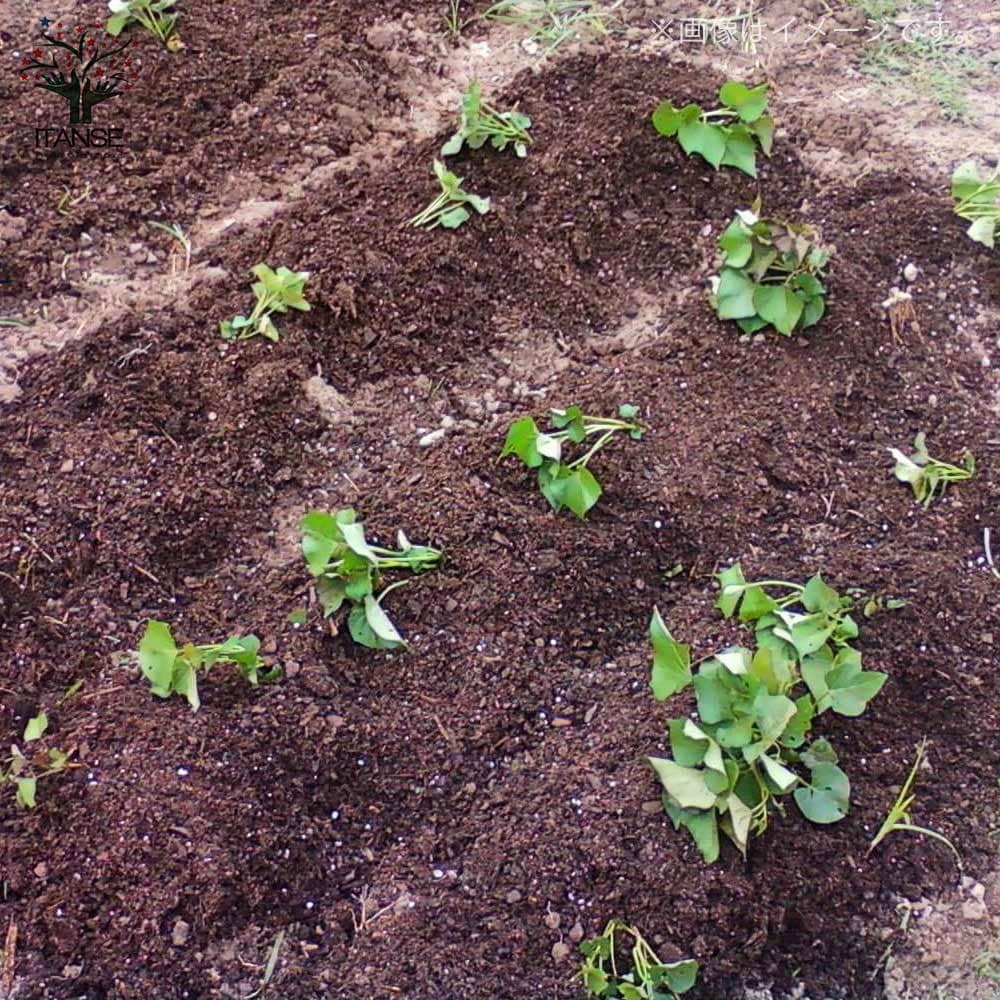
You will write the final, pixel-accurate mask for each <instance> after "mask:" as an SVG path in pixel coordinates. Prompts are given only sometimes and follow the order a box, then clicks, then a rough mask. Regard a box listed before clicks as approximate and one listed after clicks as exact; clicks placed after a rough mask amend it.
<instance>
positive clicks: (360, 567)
mask: <svg viewBox="0 0 1000 1000" xmlns="http://www.w3.org/2000/svg"><path fill="white" fill-rule="evenodd" d="M301 530H302V554H303V556H305V560H306V565H307V566H308V567H309V572H310V573H311V574H312V575H313V576H314V577H315V578H316V595H317V597H318V598H319V602H320V604H321V605H322V607H323V614H324V615H325V616H326V617H328V618H329V617H330V615H332V614H335V613H336V612H337V611H339V610H340V608H341V606H342V605H343V604H344V602H345V601H348V602H350V603H351V605H352V607H351V610H350V612H349V613H348V616H347V627H348V630H349V631H350V633H351V638H352V639H354V641H355V642H357V643H360V644H361V645H362V646H368V647H369V648H371V649H398V648H400V647H401V646H405V645H406V643H405V641H404V640H403V637H402V636H401V635H400V634H399V632H398V631H397V630H396V626H395V625H393V623H392V621H391V620H390V618H389V616H388V615H387V614H386V613H385V610H384V609H383V607H382V601H383V600H384V599H385V597H386V595H387V594H389V593H390V592H391V591H392V590H395V588H396V587H401V586H403V584H404V583H405V582H406V581H405V580H401V581H398V582H397V583H393V584H391V585H390V586H388V587H386V588H385V589H384V590H382V591H381V593H376V592H377V591H378V590H379V588H380V587H381V586H382V574H383V573H384V572H385V571H386V570H394V569H406V570H409V571H410V572H411V573H423V572H425V571H426V570H428V569H433V568H434V567H435V566H437V564H438V563H439V562H440V561H441V552H440V551H439V550H438V549H432V548H430V547H429V546H426V545H413V544H412V543H411V542H410V540H409V539H408V538H407V537H406V535H404V534H403V532H402V531H400V532H398V534H397V545H398V546H399V548H398V549H387V548H382V547H381V546H378V545H371V544H369V542H368V541H367V540H366V538H365V529H364V525H363V524H362V523H361V522H360V521H359V520H358V519H357V514H356V513H355V511H353V510H351V509H350V508H346V509H344V510H339V511H337V513H336V514H328V513H325V512H323V511H318V510H314V511H310V512H309V513H308V514H306V516H305V517H304V518H303V519H302V525H301Z"/></svg>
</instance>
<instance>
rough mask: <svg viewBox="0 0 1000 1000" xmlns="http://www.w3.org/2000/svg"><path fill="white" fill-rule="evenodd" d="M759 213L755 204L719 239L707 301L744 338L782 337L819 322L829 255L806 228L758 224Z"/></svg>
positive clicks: (771, 221)
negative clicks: (769, 332) (766, 333)
mask: <svg viewBox="0 0 1000 1000" xmlns="http://www.w3.org/2000/svg"><path fill="white" fill-rule="evenodd" d="M760 210H761V204H760V199H759V198H758V199H757V200H756V201H755V202H754V204H753V206H752V207H751V208H750V210H749V211H738V212H737V213H736V218H735V219H733V221H732V222H731V223H730V224H729V227H728V228H727V229H726V231H725V232H724V233H723V234H722V235H721V236H720V237H719V247H720V248H721V249H722V252H723V260H722V263H723V267H722V270H721V271H720V273H719V274H718V276H717V277H715V278H713V279H712V293H711V296H710V301H711V303H712V307H713V308H714V309H715V312H716V315H717V316H718V317H719V319H732V320H735V321H736V323H737V325H738V326H739V327H740V329H741V330H743V332H744V333H755V332H756V331H758V330H762V329H764V328H765V327H767V326H773V327H774V328H775V329H776V330H777V331H778V332H779V333H782V334H784V335H785V336H786V337H787V336H790V335H791V334H792V333H793V332H795V331H796V330H805V329H807V328H808V327H811V326H814V325H815V324H816V323H818V322H819V321H820V319H822V317H823V314H824V312H825V311H826V300H825V298H824V296H825V295H826V289H825V288H824V286H823V283H822V282H821V281H820V278H821V277H822V276H823V269H824V267H825V266H826V264H827V261H829V259H830V255H831V253H832V251H831V250H830V249H829V248H827V247H824V246H822V245H821V243H820V242H819V234H818V233H817V232H816V230H814V229H813V228H812V227H811V226H804V225H792V224H791V223H788V222H779V221H777V220H775V219H763V218H761V217H760Z"/></svg>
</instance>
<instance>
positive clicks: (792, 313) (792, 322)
mask: <svg viewBox="0 0 1000 1000" xmlns="http://www.w3.org/2000/svg"><path fill="white" fill-rule="evenodd" d="M753 305H754V311H755V312H756V313H757V314H758V315H759V316H760V317H761V319H766V320H767V322H768V323H770V324H771V325H772V326H773V327H774V328H775V330H777V331H778V332H779V333H783V334H784V335H785V336H786V337H787V336H789V335H790V334H791V333H792V331H793V330H794V329H795V326H796V324H797V323H798V321H799V318H800V317H801V316H802V310H803V302H802V299H801V298H799V296H798V295H796V294H795V292H794V291H792V289H791V288H789V287H788V286H787V285H758V286H757V288H756V290H755V291H754V296H753Z"/></svg>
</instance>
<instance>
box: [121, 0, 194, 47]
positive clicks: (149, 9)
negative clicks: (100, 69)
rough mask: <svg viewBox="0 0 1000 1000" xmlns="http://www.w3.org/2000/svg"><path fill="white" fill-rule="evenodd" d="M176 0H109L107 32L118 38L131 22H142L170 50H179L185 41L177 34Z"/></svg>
mask: <svg viewBox="0 0 1000 1000" xmlns="http://www.w3.org/2000/svg"><path fill="white" fill-rule="evenodd" d="M174 3H175V0H109V2H108V9H109V10H110V11H111V17H109V18H108V23H107V32H108V34H109V35H111V36H113V37H115V38H117V37H118V36H119V35H120V34H121V33H122V31H124V30H125V28H126V27H128V25H130V24H133V23H135V24H141V25H142V27H144V28H145V29H146V30H147V31H148V32H149V33H150V34H151V35H152V36H153V37H154V38H156V39H158V40H159V41H160V43H161V44H162V45H163V46H164V47H165V48H166V49H168V50H169V51H170V52H179V51H180V50H181V49H183V48H184V43H183V42H182V41H181V39H180V35H178V34H177V14H176V13H172V8H173V6H174Z"/></svg>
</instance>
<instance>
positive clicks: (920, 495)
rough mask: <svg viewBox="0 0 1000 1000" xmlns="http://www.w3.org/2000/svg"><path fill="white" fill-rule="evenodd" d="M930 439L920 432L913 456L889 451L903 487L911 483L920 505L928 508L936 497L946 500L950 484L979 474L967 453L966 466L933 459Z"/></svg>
mask: <svg viewBox="0 0 1000 1000" xmlns="http://www.w3.org/2000/svg"><path fill="white" fill-rule="evenodd" d="M926 438H927V435H926V434H924V433H923V431H921V432H920V433H919V434H918V435H917V436H916V437H915V438H914V439H913V448H914V452H913V454H912V455H904V454H903V452H901V451H900V450H899V449H898V448H890V449H889V453H890V454H891V455H892V457H893V458H894V459H895V460H896V467H895V469H894V470H893V472H894V473H895V476H896V478H897V479H898V480H899V481H900V482H901V483H909V484H910V488H911V489H912V490H913V495H914V496H915V497H916V498H917V501H918V503H922V504H923V505H924V506H925V507H929V506H930V505H931V503H933V501H934V499H935V498H936V497H942V496H944V494H945V492H946V491H947V489H948V484H949V483H960V482H964V481H965V480H966V479H971V478H972V477H973V475H975V472H976V460H975V457H974V456H973V454H972V452H970V451H967V452H966V453H965V458H964V459H963V465H962V466H958V465H951V464H950V463H948V462H940V461H938V459H936V458H932V457H931V456H930V454H929V453H928V451H927V441H926Z"/></svg>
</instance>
